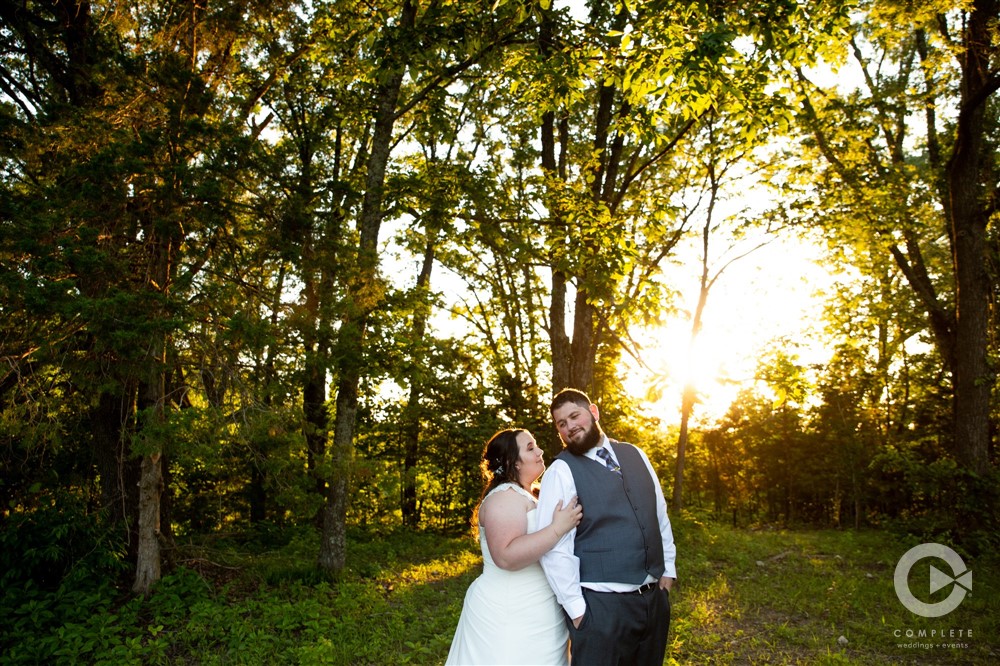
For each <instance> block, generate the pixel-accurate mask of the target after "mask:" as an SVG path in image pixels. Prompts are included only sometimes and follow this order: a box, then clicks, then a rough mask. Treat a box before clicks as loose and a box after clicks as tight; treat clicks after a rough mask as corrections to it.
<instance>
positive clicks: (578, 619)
mask: <svg viewBox="0 0 1000 666" xmlns="http://www.w3.org/2000/svg"><path fill="white" fill-rule="evenodd" d="M581 622H583V616H582V615H581V616H580V617H574V618H573V628H574V629H579V628H580V623H581Z"/></svg>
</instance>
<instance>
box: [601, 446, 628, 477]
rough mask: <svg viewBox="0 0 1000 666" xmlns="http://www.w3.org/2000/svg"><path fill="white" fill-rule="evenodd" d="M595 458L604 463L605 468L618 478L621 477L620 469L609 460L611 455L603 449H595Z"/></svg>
mask: <svg viewBox="0 0 1000 666" xmlns="http://www.w3.org/2000/svg"><path fill="white" fill-rule="evenodd" d="M597 457H598V458H600V459H601V460H603V461H604V464H605V466H607V468H608V469H610V470H611V471H612V472H614V473H615V474H617V475H618V476H621V475H622V470H621V468H620V467H619V466H618V465H616V464H615V461H614V460H612V459H611V454H610V453H608V450H607V449H605V448H604V447H601V448H599V449H597Z"/></svg>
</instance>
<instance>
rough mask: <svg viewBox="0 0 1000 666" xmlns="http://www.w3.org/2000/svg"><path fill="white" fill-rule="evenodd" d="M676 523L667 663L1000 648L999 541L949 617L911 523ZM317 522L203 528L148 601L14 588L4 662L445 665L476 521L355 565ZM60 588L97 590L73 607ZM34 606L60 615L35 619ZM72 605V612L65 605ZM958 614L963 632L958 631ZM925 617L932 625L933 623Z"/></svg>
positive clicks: (388, 548)
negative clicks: (322, 562) (927, 603)
mask: <svg viewBox="0 0 1000 666" xmlns="http://www.w3.org/2000/svg"><path fill="white" fill-rule="evenodd" d="M674 529H675V534H676V537H677V542H678V547H679V557H678V565H679V570H680V574H681V577H682V578H681V584H680V587H679V588H678V589H677V590H676V591H675V593H674V596H673V604H674V620H673V624H672V629H671V645H670V649H669V657H668V663H671V664H911V663H921V664H987V663H994V662H995V661H996V659H997V658H998V657H1000V649H998V645H997V636H998V630H1000V617H998V614H997V613H996V612H995V609H996V607H997V606H996V602H995V599H996V596H997V593H998V591H1000V590H998V588H1000V577H998V576H997V574H996V571H997V567H996V565H997V559H996V557H993V556H989V557H973V556H971V555H968V554H966V558H967V559H966V563H967V564H968V565H969V568H970V569H972V571H973V573H974V587H973V592H972V594H970V595H968V596H967V597H966V599H965V601H964V602H963V603H962V604H961V606H960V607H959V608H958V609H957V610H955V611H954V612H953V613H951V614H949V615H948V616H945V617H943V618H938V619H935V620H927V619H923V618H919V617H918V616H915V615H913V614H911V613H910V612H909V611H907V610H906V609H905V608H903V606H902V605H901V604H900V603H899V601H898V600H897V598H896V596H895V593H894V591H893V583H892V576H893V570H894V567H895V563H896V561H897V560H898V558H899V556H900V555H901V554H902V553H903V552H905V551H906V550H907V549H908V548H909V547H910V545H913V544H916V543H918V542H919V541H917V540H915V539H914V538H912V537H904V536H898V535H895V534H893V533H891V532H888V531H874V530H871V531H852V530H842V531H841V530H780V529H768V528H764V529H734V528H732V527H729V526H725V525H719V524H714V523H703V522H700V521H698V520H696V519H694V518H692V517H690V516H684V517H678V518H676V519H675V521H674ZM317 538H318V537H317V535H316V534H315V532H314V531H313V530H312V529H310V528H296V529H282V530H277V529H275V530H269V531H257V532H255V533H252V534H230V535H225V536H215V537H201V538H199V539H197V540H191V541H188V542H186V543H184V544H183V545H182V546H181V547H180V549H179V551H178V553H177V554H176V561H177V563H178V565H179V568H178V569H176V570H175V571H174V572H172V573H170V574H169V575H167V576H165V577H164V578H163V580H162V581H161V582H160V583H159V585H158V586H157V587H156V589H155V591H154V593H153V594H152V595H151V596H150V597H149V598H148V599H146V600H142V599H129V598H127V597H124V596H118V595H117V594H116V593H115V591H114V590H112V589H110V588H109V587H108V586H99V587H96V588H92V589H89V588H88V591H87V594H86V595H82V596H81V595H79V594H76V593H74V592H73V591H72V590H66V589H62V590H60V591H57V592H55V593H53V594H52V595H50V596H49V597H44V596H43V595H35V597H33V598H32V599H31V600H30V601H29V602H28V603H26V604H25V606H26V607H18V608H14V607H13V606H12V604H13V601H12V600H11V599H10V598H6V601H5V604H6V606H5V609H4V610H5V619H4V629H3V631H2V633H0V645H2V648H3V649H2V652H0V654H2V655H3V656H2V657H0V660H2V661H3V663H9V664H19V663H39V662H49V663H91V664H206V665H207V664H359V665H367V664H379V665H382V664H441V663H443V661H444V659H445V656H446V655H447V651H448V646H449V644H450V641H451V636H452V632H453V631H454V628H455V625H456V624H457V622H458V615H459V613H460V611H461V607H462V599H463V596H464V594H465V590H466V588H467V587H468V585H469V583H471V582H472V580H474V578H475V577H476V576H477V575H478V573H479V570H480V568H481V558H480V556H479V552H478V547H477V545H476V543H475V541H474V539H473V538H472V537H471V536H469V535H462V536H443V535H440V534H435V533H431V532H409V531H404V530H397V531H391V532H376V531H362V530H356V531H352V532H351V533H350V540H349V555H350V556H349V560H348V562H349V564H348V567H347V569H346V571H345V573H344V575H343V576H342V577H341V579H340V580H339V581H331V580H328V579H325V578H323V577H321V576H319V575H318V574H317V573H316V571H317V570H316V567H315V561H314V557H315V555H314V554H315V552H316V539H317ZM910 542H912V544H911V543H910ZM75 584H76V585H77V586H80V585H81V583H80V581H79V580H77V581H76V583H75ZM920 584H921V583H920V582H915V583H914V585H913V587H914V589H917V588H918V587H919V585H920ZM943 593H944V592H942V593H939V594H943ZM74 594H76V596H74ZM60 599H62V602H63V603H65V601H66V600H73V599H76V600H77V601H81V602H86V604H87V606H86V607H85V608H78V609H77V612H75V613H67V612H66V610H65V609H63V610H61V611H60V610H59V609H60ZM32 613H34V615H35V618H34V619H35V620H37V619H38V618H39V617H47V618H48V619H49V621H47V622H41V623H38V622H35V623H33V622H31V621H29V620H31V619H32V615H31V614H32ZM59 613H62V615H61V617H63V618H64V620H63V621H61V622H59V621H52V620H54V619H57V618H56V615H58V614H59ZM46 614H48V615H46ZM33 627H37V629H33ZM15 629H16V630H15ZM932 630H934V631H935V632H937V633H935V634H934V637H933V638H930V636H931V634H930V632H931V631H932ZM945 630H951V631H954V630H961V631H962V632H963V633H964V635H963V636H962V637H961V638H942V637H941V632H942V631H945ZM920 631H923V632H924V633H925V635H926V636H927V637H926V638H918V637H917V635H918V633H919V632H920ZM907 632H912V633H913V636H914V637H907ZM945 643H948V644H960V645H964V647H941V645H942V644H945ZM931 644H933V647H927V646H928V645H931ZM918 645H920V646H922V647H917V646H918Z"/></svg>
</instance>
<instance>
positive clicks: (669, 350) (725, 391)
mask: <svg viewBox="0 0 1000 666" xmlns="http://www.w3.org/2000/svg"><path fill="white" fill-rule="evenodd" d="M818 253H819V249H818V248H816V247H813V246H810V245H807V244H802V243H794V242H792V241H786V242H782V243H773V244H771V245H768V246H765V247H763V248H761V249H760V250H758V251H757V252H755V253H754V254H752V255H750V256H748V257H747V258H745V259H744V260H743V261H742V263H739V262H737V263H734V264H732V265H731V266H730V267H729V268H728V270H727V271H726V273H725V274H724V275H723V277H722V278H721V279H720V280H719V281H718V282H717V283H716V285H715V286H714V287H713V289H712V291H711V294H710V296H709V298H708V302H707V306H706V308H705V312H704V315H703V321H702V327H701V331H700V332H699V333H698V335H697V337H696V338H695V340H694V342H693V343H692V340H691V319H690V313H689V311H688V310H682V311H680V312H678V314H677V315H676V316H674V317H671V318H669V319H668V320H667V321H666V322H665V324H664V325H663V326H661V327H658V328H656V329H647V330H645V331H643V332H642V333H641V334H638V335H636V341H637V342H638V343H639V345H640V347H641V349H640V360H641V363H640V362H637V361H636V360H634V359H628V361H627V368H628V370H627V371H628V375H629V381H628V383H627V386H628V388H629V389H630V390H631V391H633V392H634V394H635V395H639V396H647V398H648V399H649V400H650V402H651V403H653V404H654V405H655V406H656V407H655V408H656V409H660V410H661V413H660V414H659V416H660V417H661V418H662V419H664V422H665V423H667V424H674V423H677V422H678V421H679V418H680V396H681V391H682V390H683V388H684V386H686V385H688V384H691V385H693V386H694V388H695V390H696V391H697V392H698V396H699V404H698V406H697V407H696V408H695V413H694V417H695V419H714V418H718V417H720V416H721V415H722V414H724V413H725V411H726V409H727V408H728V407H729V405H730V404H731V402H732V401H733V399H734V398H735V397H736V394H737V393H738V392H739V390H740V389H741V388H744V387H748V386H751V385H752V384H753V382H754V374H755V370H756V365H757V362H758V359H759V358H760V355H761V352H762V351H763V350H764V349H765V348H767V347H768V346H771V345H776V344H778V345H795V347H796V349H795V350H794V351H795V352H796V353H799V354H802V355H808V357H809V360H812V359H815V358H819V357H821V356H822V355H823V354H824V351H823V349H822V347H821V346H820V345H819V343H818V337H817V334H818V333H819V329H820V326H821V312H822V301H821V296H822V294H821V293H820V290H821V289H822V288H824V287H825V286H827V285H829V283H830V276H829V274H828V272H827V271H826V270H825V269H824V268H822V267H820V266H819V265H817V263H816V262H815V258H816V257H817V256H818ZM668 279H671V280H673V282H672V284H674V285H675V286H676V287H677V288H678V289H679V290H680V291H681V293H682V294H683V295H684V296H683V297H684V299H685V300H684V301H682V303H681V305H682V307H686V306H687V305H688V304H689V303H690V302H693V301H694V300H695V298H696V293H697V280H696V278H695V277H691V276H690V272H688V273H686V274H685V273H684V272H683V271H682V270H681V268H678V269H677V271H676V272H675V273H673V274H672V275H670V276H668ZM790 351H792V350H790Z"/></svg>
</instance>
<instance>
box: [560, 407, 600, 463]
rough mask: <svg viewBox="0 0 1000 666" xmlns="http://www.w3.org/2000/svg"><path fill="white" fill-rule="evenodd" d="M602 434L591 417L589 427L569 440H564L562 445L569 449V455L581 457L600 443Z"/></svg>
mask: <svg viewBox="0 0 1000 666" xmlns="http://www.w3.org/2000/svg"><path fill="white" fill-rule="evenodd" d="M602 434H603V433H602V432H601V429H600V427H599V426H598V425H597V420H596V419H594V417H593V416H591V417H590V425H589V426H587V428H586V429H584V431H583V432H582V433H577V434H576V435H574V436H572V437H570V438H569V439H564V440H563V443H564V444H565V445H566V448H567V449H569V452H570V453H572V454H573V455H575V456H582V455H583V454H585V453H586V452H587V451H589V450H591V449H592V448H594V447H595V446H597V445H598V444H600V443H601V435H602Z"/></svg>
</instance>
